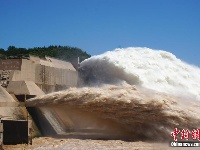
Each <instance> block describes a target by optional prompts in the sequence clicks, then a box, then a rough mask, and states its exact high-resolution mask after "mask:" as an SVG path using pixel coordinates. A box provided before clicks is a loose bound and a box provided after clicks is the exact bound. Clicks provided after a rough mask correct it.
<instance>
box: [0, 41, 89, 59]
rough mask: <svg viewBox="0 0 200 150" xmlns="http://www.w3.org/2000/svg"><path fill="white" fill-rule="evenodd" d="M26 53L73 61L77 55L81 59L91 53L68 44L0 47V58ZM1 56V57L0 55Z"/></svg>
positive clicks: (25, 55)
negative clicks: (5, 48)
mask: <svg viewBox="0 0 200 150" xmlns="http://www.w3.org/2000/svg"><path fill="white" fill-rule="evenodd" d="M28 55H34V56H38V57H41V58H44V57H45V56H50V57H54V58H58V59H62V60H65V61H71V62H72V61H74V60H75V59H76V60H77V58H78V57H79V59H80V61H83V60H85V59H87V58H89V57H91V55H89V54H87V53H86V52H85V51H83V50H81V49H79V48H76V47H70V46H60V45H59V46H53V45H50V46H49V47H45V46H44V47H34V48H29V49H26V48H16V47H15V46H9V47H8V49H7V50H6V51H5V50H4V49H0V59H5V58H23V57H28ZM1 56H2V57H1Z"/></svg>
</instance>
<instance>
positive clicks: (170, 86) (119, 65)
mask: <svg viewBox="0 0 200 150" xmlns="http://www.w3.org/2000/svg"><path fill="white" fill-rule="evenodd" d="M81 70H83V71H82V72H83V75H82V76H83V77H84V79H85V80H86V81H87V80H89V81H88V82H89V84H91V83H92V84H94V82H95V83H96V84H98V85H99V83H109V84H116V83H120V82H122V81H126V82H127V83H129V84H132V85H137V86H142V87H145V88H149V89H152V90H156V91H160V92H165V93H168V94H175V95H179V96H180V95H185V96H186V95H188V96H191V97H193V98H197V99H199V100H200V84H199V83H200V69H199V68H198V67H195V66H192V65H189V64H187V63H185V62H183V61H181V60H180V59H177V58H176V56H174V55H173V54H171V53H169V52H166V51H162V50H152V49H149V48H140V47H136V48H134V47H129V48H124V49H123V48H122V49H115V50H114V51H108V52H106V53H104V54H102V55H97V56H93V57H91V58H89V59H87V60H85V61H84V62H82V63H81Z"/></svg>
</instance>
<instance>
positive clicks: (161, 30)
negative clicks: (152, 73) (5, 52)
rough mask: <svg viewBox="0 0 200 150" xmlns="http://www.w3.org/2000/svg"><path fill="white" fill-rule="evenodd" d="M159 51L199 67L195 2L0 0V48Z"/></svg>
mask: <svg viewBox="0 0 200 150" xmlns="http://www.w3.org/2000/svg"><path fill="white" fill-rule="evenodd" d="M10 45H14V46H16V47H25V48H31V47H37V46H49V45H63V46H65V45H68V46H74V47H79V48H81V49H83V50H84V51H87V52H88V53H89V54H91V55H97V54H101V53H103V52H105V51H108V50H113V49H115V48H118V47H136V46H137V47H138V46H139V47H149V48H152V49H162V50H165V51H169V52H171V53H173V54H175V55H176V56H177V57H178V58H180V59H182V60H184V61H186V62H188V63H190V64H194V65H197V66H200V59H199V56H200V0H0V48H4V49H7V47H8V46H10Z"/></svg>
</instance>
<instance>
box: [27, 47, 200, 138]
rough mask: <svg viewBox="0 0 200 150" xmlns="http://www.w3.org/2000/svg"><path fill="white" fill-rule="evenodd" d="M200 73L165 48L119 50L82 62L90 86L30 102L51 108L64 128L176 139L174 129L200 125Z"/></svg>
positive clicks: (123, 135)
mask: <svg viewBox="0 0 200 150" xmlns="http://www.w3.org/2000/svg"><path fill="white" fill-rule="evenodd" d="M199 75H200V69H199V68H198V67H195V66H191V65H189V64H187V63H184V62H182V61H181V60H179V59H177V58H176V57H175V56H174V55H173V54H171V53H168V52H165V51H160V50H159V51H158V50H152V49H148V48H126V49H116V50H114V51H110V52H106V53H104V54H102V55H98V56H93V57H91V58H89V59H87V60H85V61H84V62H82V63H81V66H80V76H81V78H82V80H83V83H84V85H87V87H81V88H70V89H68V90H65V91H61V92H56V93H51V94H48V95H45V96H42V97H37V98H34V99H31V100H30V101H27V106H33V107H35V106H36V107H48V109H50V111H51V113H53V116H55V117H56V118H57V121H56V122H60V125H59V128H60V127H62V129H63V130H62V132H66V131H67V130H68V131H70V130H71V131H72V130H73V131H83V130H81V129H88V130H89V129H101V130H103V131H105V132H104V133H106V136H107V135H110V137H112V136H111V135H113V137H115V138H117V137H125V138H132V139H140V140H141V139H156V140H160V139H161V140H164V139H173V138H172V137H171V136H170V133H171V132H172V131H173V130H174V128H179V129H189V130H192V129H197V128H199V127H200V117H199V113H200V102H199V101H200V85H199V83H200V76H199ZM50 120H51V119H50ZM52 120H55V119H52ZM50 122H51V121H50ZM52 122H53V121H52ZM54 126H56V125H55V124H54ZM55 128H56V127H55ZM84 131H85V130H84ZM103 131H102V132H103ZM104 135H105V134H104ZM97 137H98V136H97ZM113 137H112V138H113Z"/></svg>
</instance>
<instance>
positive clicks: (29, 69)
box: [0, 56, 78, 144]
mask: <svg viewBox="0 0 200 150" xmlns="http://www.w3.org/2000/svg"><path fill="white" fill-rule="evenodd" d="M77 83H78V72H77V71H76V69H75V68H74V66H73V65H72V64H71V63H70V62H66V61H62V60H58V59H55V58H50V57H45V58H43V59H41V58H38V57H33V56H30V57H29V58H26V59H5V60H0V85H1V86H0V116H1V122H2V123H3V122H5V123H4V124H6V126H7V127H5V126H4V129H6V130H8V129H7V128H8V126H9V125H7V124H8V123H9V121H7V122H8V123H7V122H6V120H13V121H22V120H32V119H33V120H34V121H33V123H34V126H35V127H33V130H38V128H39V130H40V133H45V131H42V130H43V129H42V128H40V124H42V123H44V124H46V126H50V127H51V126H53V125H52V124H55V122H56V121H54V122H51V121H50V120H49V116H53V112H51V111H50V110H48V109H43V108H26V107H25V106H24V105H25V101H26V100H27V99H30V98H33V97H35V96H41V95H44V94H47V93H51V92H54V91H60V90H63V89H67V88H69V87H76V86H77ZM27 110H28V111H29V112H28V111H27ZM29 114H31V116H32V117H31V116H29ZM46 114H48V115H46ZM28 116H29V118H28ZM38 119H42V120H40V121H38ZM12 123H13V122H12ZM35 123H36V125H35ZM29 124H30V123H29ZM49 124H50V125H49ZM25 126H26V125H25ZM11 128H12V126H11ZM29 128H32V127H29ZM52 130H53V129H52ZM4 131H5V130H4ZM53 132H54V131H53ZM27 133H29V132H28V131H27ZM4 134H6V133H4ZM9 134H10V133H9ZM13 134H15V133H13ZM4 140H5V139H4ZM2 143H11V144H12V143H16V141H15V142H13V141H3V142H2Z"/></svg>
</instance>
